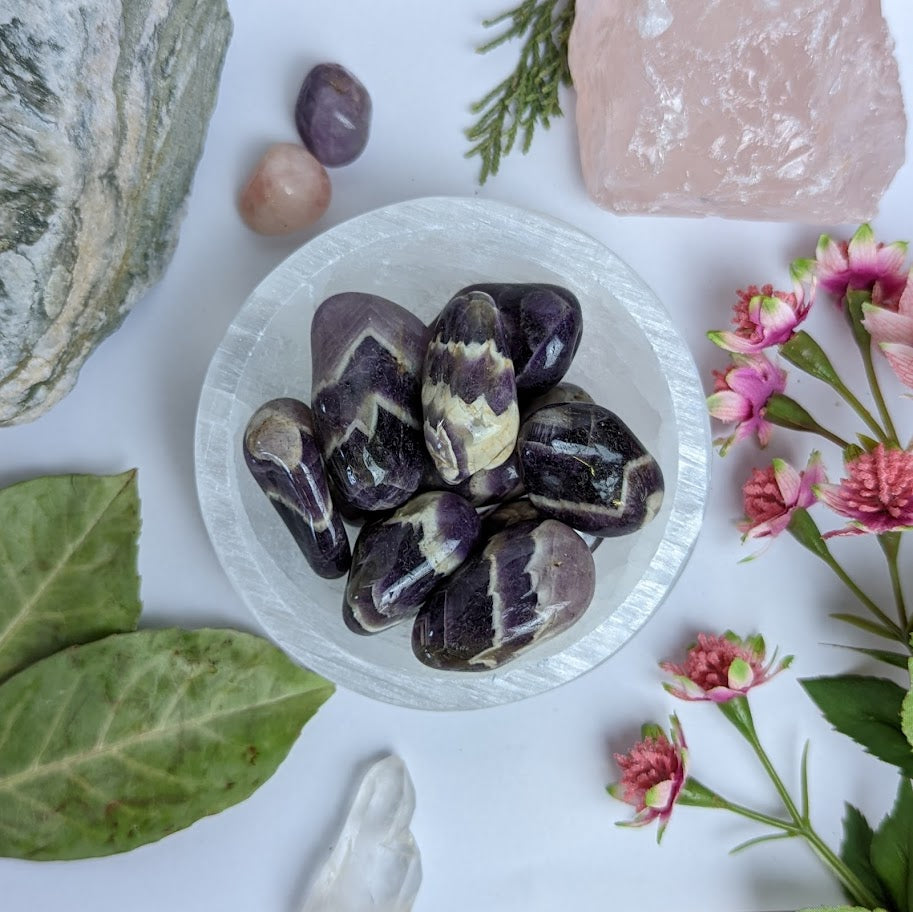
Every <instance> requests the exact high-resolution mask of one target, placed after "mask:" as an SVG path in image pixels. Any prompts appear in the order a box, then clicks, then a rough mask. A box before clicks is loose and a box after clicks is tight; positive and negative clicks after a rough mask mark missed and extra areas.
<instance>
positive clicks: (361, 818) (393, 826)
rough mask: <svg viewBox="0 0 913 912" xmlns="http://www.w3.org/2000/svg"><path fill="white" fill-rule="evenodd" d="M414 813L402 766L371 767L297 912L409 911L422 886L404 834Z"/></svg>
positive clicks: (390, 760) (417, 860)
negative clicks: (299, 910)
mask: <svg viewBox="0 0 913 912" xmlns="http://www.w3.org/2000/svg"><path fill="white" fill-rule="evenodd" d="M414 810H415V789H414V788H413V785H412V779H411V778H410V777H409V771H408V770H407V769H406V765H405V764H404V763H403V761H402V760H401V759H400V758H399V757H396V756H393V755H391V756H389V757H385V758H384V759H383V760H380V761H378V762H377V763H375V764H374V765H373V766H372V767H371V769H369V770H368V772H367V773H366V774H365V777H364V779H362V782H361V785H360V787H359V789H358V794H357V795H356V796H355V801H354V802H353V803H352V809H351V810H350V811H349V816H348V817H347V818H346V822H345V823H344V824H343V827H342V830H341V832H340V833H339V836H338V838H337V840H336V844H335V847H334V848H333V851H332V853H331V855H330V857H329V858H328V859H327V861H326V863H325V864H324V866H323V868H322V870H321V871H320V873H319V874H318V875H317V879H316V880H315V881H314V883H313V885H312V887H311V890H310V893H309V894H308V897H307V899H306V900H305V902H304V905H303V906H302V908H301V912H409V910H411V909H412V904H413V902H415V896H416V894H417V893H418V888H419V885H420V884H421V881H422V862H421V855H420V854H419V850H418V846H417V845H416V844H415V838H414V837H413V835H412V832H411V831H410V829H409V823H410V821H411V820H412V813H413V811H414Z"/></svg>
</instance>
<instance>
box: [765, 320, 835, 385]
mask: <svg viewBox="0 0 913 912" xmlns="http://www.w3.org/2000/svg"><path fill="white" fill-rule="evenodd" d="M780 354H781V355H782V356H783V357H784V358H785V359H786V360H787V361H789V363H790V364H794V365H795V366H796V367H798V368H799V370H802V371H805V373H807V374H810V375H811V376H812V377H816V378H817V379H818V380H823V381H824V382H825V383H827V384H828V385H830V386H832V387H834V388H835V389H841V388H842V387H843V381H842V380H841V379H840V377H839V376H838V374H837V371H835V370H834V366H833V364H831V362H830V359H829V358H828V356H827V355H826V354H825V353H824V349H823V348H822V347H821V346H820V345H819V344H818V343H817V342H816V341H815V340H814V339H813V338H812V337H811V336H810V335H809V334H808V333H807V332H805V330H804V329H800V330H799V332H797V333H796V334H795V335H794V336H793V337H792V338H791V339H790V340H789V341H788V342H784V343H783V344H782V345H781V346H780Z"/></svg>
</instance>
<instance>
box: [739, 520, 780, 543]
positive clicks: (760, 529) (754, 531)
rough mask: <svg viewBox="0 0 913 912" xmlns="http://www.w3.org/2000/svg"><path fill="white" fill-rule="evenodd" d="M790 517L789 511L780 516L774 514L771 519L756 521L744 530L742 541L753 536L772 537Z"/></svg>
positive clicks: (777, 533)
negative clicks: (755, 523) (756, 522)
mask: <svg viewBox="0 0 913 912" xmlns="http://www.w3.org/2000/svg"><path fill="white" fill-rule="evenodd" d="M791 518H792V516H791V515H790V514H789V513H784V514H783V515H782V516H774V517H773V519H767V520H765V521H764V522H761V523H758V524H757V525H756V526H752V527H750V528H749V529H748V530H747V531H746V532H745V535H744V536H742V541H748V540H749V539H753V538H767V537H771V538H774V537H776V536H777V535H779V534H780V533H781V532H783V531H784V530H785V529H786V527H787V526H788V525H789V521H790V519H791Z"/></svg>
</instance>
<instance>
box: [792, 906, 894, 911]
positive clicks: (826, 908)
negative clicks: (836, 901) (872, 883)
mask: <svg viewBox="0 0 913 912" xmlns="http://www.w3.org/2000/svg"><path fill="white" fill-rule="evenodd" d="M800 912H885V910H884V909H880V908H879V909H864V908H863V907H862V906H815V907H814V908H811V909H801V910H800Z"/></svg>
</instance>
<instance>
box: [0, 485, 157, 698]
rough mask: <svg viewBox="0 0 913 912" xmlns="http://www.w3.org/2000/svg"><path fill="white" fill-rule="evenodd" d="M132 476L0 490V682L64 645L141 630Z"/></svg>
mask: <svg viewBox="0 0 913 912" xmlns="http://www.w3.org/2000/svg"><path fill="white" fill-rule="evenodd" d="M138 533H139V498H138V496H137V492H136V472H135V471H131V472H125V473H124V474H123V475H111V476H94V475H56V476H51V477H47V478H36V479H34V480H33V481H24V482H21V483H20V484H16V485H13V486H12V487H9V488H5V489H4V490H2V491H0V681H3V680H4V679H6V678H8V677H9V676H10V675H11V674H14V673H15V672H17V671H19V670H20V669H22V668H25V667H26V666H27V665H30V664H31V663H32V662H35V661H37V660H38V659H42V658H44V657H45V656H47V655H50V654H51V653H53V652H56V651H57V650H58V649H61V648H63V647H64V646H71V645H73V644H74V643H87V642H89V641H91V640H97V639H98V638H99V637H103V636H107V635H108V634H109V633H120V632H123V631H127V630H133V629H134V628H135V627H136V622H137V619H138V618H139V612H140V601H139V575H138V574H137V570H136V550H137V535H138Z"/></svg>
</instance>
